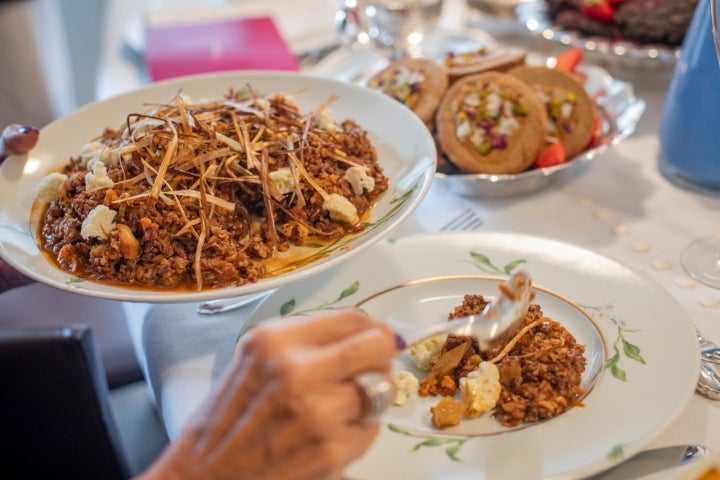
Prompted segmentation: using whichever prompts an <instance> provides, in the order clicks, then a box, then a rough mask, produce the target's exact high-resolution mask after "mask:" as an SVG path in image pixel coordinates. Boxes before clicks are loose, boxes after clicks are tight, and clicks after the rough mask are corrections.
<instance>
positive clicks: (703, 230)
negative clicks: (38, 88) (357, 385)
mask: <svg viewBox="0 0 720 480" xmlns="http://www.w3.org/2000/svg"><path fill="white" fill-rule="evenodd" d="M150 3H152V4H153V8H154V10H153V12H152V15H153V18H155V19H156V20H157V19H158V18H160V19H161V18H162V15H163V8H164V7H165V8H167V10H168V11H170V10H173V9H174V8H176V7H177V5H175V6H173V7H171V6H170V4H171V3H172V2H160V1H155V2H150ZM181 3H182V2H181ZM229 3H233V7H234V9H235V10H234V12H235V14H238V15H243V14H248V15H250V14H256V13H258V12H259V11H261V10H262V7H261V6H260V4H261V3H262V4H272V5H273V7H272V8H270V7H268V6H267V5H265V7H264V8H266V9H269V10H268V14H270V15H272V16H273V17H274V18H275V19H276V21H277V24H278V25H279V26H280V31H281V33H282V34H283V35H284V36H285V37H286V39H287V41H288V44H289V46H290V48H291V50H292V51H293V52H295V53H296V54H301V53H303V52H306V51H308V50H309V49H312V48H314V47H324V46H327V45H329V44H332V42H334V41H336V37H335V35H336V33H335V32H334V26H333V17H332V16H333V14H334V9H335V6H336V3H335V2H334V1H320V0H313V1H312V2H311V3H312V4H313V5H314V7H313V8H314V10H313V12H312V14H308V13H307V11H305V12H304V13H303V12H300V11H299V10H302V9H301V8H300V4H302V3H303V2H292V1H274V2H271V1H268V2H237V1H236V2H229ZM132 4H134V5H135V6H136V7H137V8H132ZM239 4H244V5H245V7H243V6H242V5H239ZM143 8H147V6H146V5H145V4H144V2H140V1H137V0H135V1H133V2H127V1H126V0H122V1H121V0H115V1H111V2H109V7H108V9H109V11H108V17H111V18H113V22H111V24H108V28H107V32H106V37H105V41H104V46H103V52H104V55H103V57H102V58H103V60H102V64H101V72H100V77H99V84H98V97H99V98H104V97H109V96H112V95H115V94H117V93H121V92H123V91H127V90H131V89H133V88H137V87H140V86H142V85H144V84H146V83H148V82H149V81H150V80H149V79H148V77H147V72H146V71H144V70H143V68H144V65H143V61H142V58H143V52H142V45H141V43H142V41H141V37H138V33H139V32H141V31H142V28H143V27H142V26H139V25H138V23H139V22H140V23H141V21H142V20H145V21H147V18H148V17H141V18H138V16H137V12H139V11H142V10H143ZM244 8H245V10H244ZM169 15H176V16H177V12H175V11H174V10H173V11H172V12H171V13H169ZM320 15H326V17H327V21H326V22H325V23H324V24H323V27H322V28H318V26H317V22H318V20H317V19H318V18H319V16H320ZM290 19H292V20H290ZM304 19H307V22H308V24H307V28H303V24H302V22H303V20H304ZM441 22H448V23H451V24H452V23H457V24H460V23H462V24H463V27H464V28H469V29H478V30H483V31H485V32H487V33H488V34H490V35H491V36H493V37H494V38H495V39H497V40H498V41H499V42H501V43H506V44H513V45H518V46H522V47H525V48H527V49H529V50H530V51H532V52H536V53H539V54H544V55H552V54H554V53H557V52H559V51H561V50H563V49H565V48H567V47H565V46H563V45H560V44H558V43H555V42H550V41H548V40H546V39H544V38H542V37H540V36H537V35H534V34H531V33H530V32H529V31H528V30H527V29H526V28H525V26H524V25H522V24H520V23H519V22H518V21H517V20H516V19H515V18H512V17H494V16H492V15H490V14H488V13H486V12H482V11H479V10H477V9H473V8H472V7H470V6H469V5H468V4H467V3H466V2H465V1H464V0H446V2H445V6H444V10H443V16H442V17H441ZM309 30H312V31H313V33H314V34H315V37H311V36H309V35H307V33H308V31H309ZM138 38H140V40H138ZM134 40H136V41H137V42H134ZM138 43H139V44H140V45H138ZM585 61H586V62H594V63H596V64H598V65H600V66H602V67H603V68H606V69H607V71H608V72H609V74H610V75H613V76H614V77H615V78H617V79H620V80H622V81H624V82H627V83H628V84H629V85H631V86H632V89H633V91H634V94H635V96H636V97H637V98H639V99H642V100H644V102H645V107H646V108H645V111H644V114H643V115H642V116H641V118H640V119H639V121H638V122H637V126H636V129H635V131H634V132H633V133H632V134H631V135H630V136H629V137H628V138H626V139H624V140H623V141H622V142H620V143H619V144H617V145H614V146H612V147H611V148H609V149H607V150H606V151H604V152H602V153H601V154H599V155H597V156H596V157H595V158H593V159H592V160H591V161H588V162H585V163H584V164H583V165H581V166H578V167H577V168H573V169H569V170H568V171H566V172H565V173H564V174H563V175H557V178H553V179H552V181H550V182H549V183H548V184H547V185H545V186H544V187H543V188H541V189H538V190H535V191H530V192H527V193H520V194H517V195H513V196H510V197H505V198H488V197H476V196H464V195H461V194H459V193H458V192H457V191H456V190H454V189H453V188H452V187H451V186H450V185H449V184H448V183H447V182H442V181H438V180H437V179H436V180H435V181H434V182H433V185H432V186H431V188H430V189H429V191H428V193H427V195H426V196H425V198H424V199H423V201H422V202H421V203H420V205H419V206H418V207H417V209H416V210H415V211H414V212H413V213H412V215H410V216H409V217H408V218H407V219H406V220H405V221H404V222H403V223H402V224H401V225H400V226H398V227H397V228H396V229H395V230H394V231H392V232H391V233H390V234H389V237H390V238H403V237H407V236H413V235H418V234H430V233H438V232H441V231H443V230H448V229H450V230H453V229H456V230H457V229H465V230H468V229H470V230H472V231H476V232H479V233H483V232H505V233H512V234H523V235H528V236H533V237H539V238H546V239H552V240H557V241H560V242H564V243H567V244H570V245H575V246H578V247H581V248H584V249H587V250H590V251H593V252H596V253H598V254H601V255H603V256H606V257H609V258H611V259H613V260H615V261H617V262H620V263H622V264H624V265H626V266H628V267H630V268H631V269H633V270H635V271H637V272H640V274H642V275H643V276H644V277H647V278H649V279H651V281H653V282H656V283H657V284H659V285H660V286H661V287H662V289H664V291H666V292H667V294H669V296H671V297H672V298H673V299H674V300H675V301H677V302H678V303H679V304H680V305H681V307H682V309H683V310H684V312H685V313H686V314H687V318H688V320H689V321H691V322H693V323H694V324H695V325H696V326H697V328H698V330H699V331H701V332H702V333H703V335H704V336H705V337H707V338H709V339H711V340H715V341H717V342H720V290H718V289H714V288H711V287H708V286H705V285H703V284H702V283H700V282H697V281H695V280H693V279H692V278H690V277H689V276H688V274H687V273H686V272H685V271H684V269H683V267H682V265H681V263H680V254H681V252H682V250H683V248H684V247H685V246H686V245H688V244H689V243H691V242H692V241H694V240H697V239H700V238H703V237H707V236H710V235H720V195H719V196H712V195H707V194H702V193H699V192H696V191H692V190H689V189H685V188H681V187H678V186H676V185H675V184H674V183H672V182H671V181H669V180H668V179H667V178H666V177H665V176H663V174H662V173H661V172H660V170H659V168H658V158H659V156H660V154H661V152H660V141H659V140H660V139H659V134H658V132H659V125H660V122H661V119H662V116H663V107H664V104H665V100H666V95H667V93H668V89H669V85H670V82H671V80H672V76H673V71H674V63H672V62H641V61H636V62H627V61H625V62H624V61H623V60H622V59H615V58H600V57H594V56H592V55H588V56H586V58H585ZM301 68H302V69H303V70H305V71H306V72H308V73H312V72H313V68H314V65H301ZM461 215H465V216H472V217H473V218H474V221H473V222H471V223H470V224H468V225H465V226H457V227H455V228H454V227H453V226H452V225H449V221H450V220H452V219H454V218H456V217H459V216H461ZM373 248H374V247H373ZM362 254H363V253H361V254H360V255H362ZM259 301H262V300H259ZM259 301H255V302H251V303H250V304H248V305H246V306H243V307H240V308H237V309H235V310H232V311H230V312H227V313H220V314H216V315H201V314H199V313H198V312H197V307H198V305H199V304H198V303H162V304H144V303H130V302H128V303H123V311H124V314H125V319H126V321H127V324H128V328H129V330H130V333H131V337H132V341H133V344H134V348H135V351H136V354H137V356H138V359H139V362H140V365H141V368H142V370H143V372H144V374H145V377H146V379H147V382H148V385H149V387H150V390H151V393H152V396H153V399H154V401H155V404H156V406H157V409H158V412H159V414H160V416H161V419H162V422H163V424H164V425H165V427H166V429H167V432H168V436H169V438H170V439H171V441H172V439H174V438H176V437H177V435H178V433H179V432H180V431H181V429H182V428H183V426H184V425H185V424H186V422H187V421H188V419H189V418H190V417H191V416H192V415H193V412H195V410H196V409H197V408H198V407H199V406H200V405H201V403H202V402H203V400H204V399H205V398H206V397H207V396H208V393H209V392H210V390H211V389H212V388H213V385H214V383H215V381H216V379H217V378H218V377H219V375H220V373H221V372H222V371H223V370H224V368H225V367H226V366H227V365H228V363H229V362H230V360H231V358H232V357H233V355H234V354H235V345H236V338H237V336H238V334H239V332H240V331H241V330H242V328H243V326H244V324H245V322H246V321H247V319H248V318H249V316H250V315H251V314H252V312H253V310H254V309H255V308H256V307H257V302H259ZM667 355H668V356H672V355H673V352H672V351H668V352H667ZM667 374H668V375H672V372H667ZM656 381H657V382H658V383H659V384H662V383H663V378H657V379H656ZM647 408H648V409H652V408H653V405H648V406H647ZM590 434H591V433H590ZM685 444H688V445H702V446H705V447H707V448H708V449H709V451H711V452H720V402H718V401H716V400H711V399H709V398H706V397H704V396H701V395H699V394H693V395H692V397H691V398H690V400H689V401H688V402H687V405H686V407H685V408H684V410H683V411H682V413H681V414H680V415H679V416H678V417H677V418H676V419H675V420H674V421H673V422H672V424H670V426H669V427H668V428H666V429H665V430H664V431H662V432H661V433H660V434H659V435H657V436H656V437H655V438H653V439H652V441H651V442H650V443H649V444H648V447H647V448H648V450H653V451H660V450H656V449H661V448H663V447H669V446H674V445H685ZM656 463H657V459H653V458H650V459H648V457H647V456H645V457H643V456H642V455H639V456H638V457H637V458H633V459H630V460H628V461H626V462H623V463H622V464H621V465H619V466H618V467H616V468H613V469H610V470H608V471H606V472H602V473H598V474H596V475H595V476H594V477H592V478H598V479H599V478H604V479H613V478H615V479H619V478H647V479H660V478H674V476H675V475H678V474H679V473H681V472H682V471H683V470H684V469H686V468H687V465H688V464H690V463H692V462H688V464H679V463H677V462H675V463H673V462H667V463H666V464H662V465H661V467H658V466H657V464H656Z"/></svg>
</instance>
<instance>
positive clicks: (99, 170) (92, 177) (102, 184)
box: [85, 160, 115, 191]
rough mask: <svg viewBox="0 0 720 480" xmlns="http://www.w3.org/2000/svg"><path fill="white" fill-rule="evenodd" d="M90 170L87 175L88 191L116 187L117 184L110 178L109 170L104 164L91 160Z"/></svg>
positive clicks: (86, 184)
mask: <svg viewBox="0 0 720 480" xmlns="http://www.w3.org/2000/svg"><path fill="white" fill-rule="evenodd" d="M88 170H90V171H89V172H88V173H86V174H85V188H86V189H87V190H88V191H92V190H99V189H101V188H112V186H113V185H115V182H113V181H112V180H111V179H110V177H108V174H107V168H106V167H105V164H104V163H103V162H101V161H99V160H90V162H89V163H88Z"/></svg>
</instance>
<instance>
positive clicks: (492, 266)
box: [240, 232, 699, 480]
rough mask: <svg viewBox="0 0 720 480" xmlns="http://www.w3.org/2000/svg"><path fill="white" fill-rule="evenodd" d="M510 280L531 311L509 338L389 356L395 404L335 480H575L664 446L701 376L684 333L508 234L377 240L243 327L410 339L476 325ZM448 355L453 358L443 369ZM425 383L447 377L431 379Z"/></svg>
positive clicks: (664, 311)
mask: <svg viewBox="0 0 720 480" xmlns="http://www.w3.org/2000/svg"><path fill="white" fill-rule="evenodd" d="M418 259H421V261H419V260H418ZM520 269H522V270H524V271H526V272H528V273H529V274H530V275H531V277H532V280H533V286H534V288H535V296H534V299H533V301H532V303H533V306H531V307H530V309H529V310H528V313H527V314H526V315H525V320H524V322H525V323H524V326H523V328H522V329H521V330H520V332H519V333H518V334H517V335H516V337H513V339H511V340H510V341H509V342H508V345H500V346H498V347H497V350H498V351H489V352H487V353H486V354H478V355H479V356H480V358H473V356H474V355H475V354H476V353H477V352H476V351H471V350H470V349H472V348H473V347H472V345H469V346H468V345H466V344H465V340H466V339H461V340H462V341H461V342H458V341H457V337H456V338H455V339H451V338H439V339H434V340H432V341H429V343H423V344H421V346H420V347H418V349H417V350H416V351H410V352H404V353H403V354H402V355H401V356H399V357H398V358H397V359H396V361H395V363H394V365H393V375H394V377H395V380H396V384H397V386H398V390H399V391H402V392H403V394H404V398H402V397H400V396H399V397H398V398H396V405H394V406H391V407H390V408H389V409H388V410H387V411H386V413H385V414H384V415H383V417H382V429H381V433H380V436H379V437H378V439H377V441H376V442H375V443H374V444H373V446H372V447H371V448H370V450H369V451H368V452H367V453H366V455H365V456H364V457H362V458H361V459H359V460H358V461H357V462H356V463H354V464H352V465H351V467H350V469H349V470H348V471H347V472H345V474H346V476H347V478H351V479H355V480H369V479H375V478H422V479H440V478H443V479H447V478H451V479H452V478H458V479H459V478H557V479H559V478H563V479H571V478H586V477H587V476H589V475H592V474H595V473H598V472H601V471H603V470H606V469H608V468H611V467H612V466H614V465H617V464H618V463H620V462H622V461H624V460H626V459H628V458H630V457H632V456H633V455H634V454H635V453H637V452H639V451H640V450H642V449H643V448H645V447H646V446H647V445H648V444H649V443H650V442H652V441H653V439H654V438H656V437H657V436H658V435H659V434H661V433H662V432H663V430H664V429H665V428H666V427H667V426H668V425H669V424H670V423H671V422H673V421H674V420H675V419H676V418H677V417H678V416H679V415H680V414H681V412H682V411H683V409H684V407H685V405H686V403H687V402H688V400H689V399H690V396H691V395H692V394H693V392H694V389H695V383H696V380H697V371H698V368H699V353H698V352H699V350H698V345H697V339H696V337H695V330H694V327H693V325H692V323H691V321H690V319H689V318H688V317H687V315H686V314H685V313H684V311H683V309H682V307H681V306H679V305H678V304H677V302H676V301H675V300H674V299H673V298H672V297H671V296H670V295H669V294H668V293H667V292H665V291H664V290H663V289H662V287H660V286H659V285H658V284H656V283H655V282H653V281H652V280H650V279H648V278H647V277H646V276H645V275H643V274H641V273H639V272H636V271H634V270H632V269H630V268H628V267H626V266H624V265H622V264H619V263H618V262H616V261H614V260H612V259H609V258H607V257H604V256H602V255H599V254H597V253H594V252H591V251H588V250H585V249H583V248H580V247H577V246H574V245H569V244H566V243H563V242H559V241H556V240H552V239H547V238H541V237H533V236H526V235H517V234H509V233H477V232H454V233H444V234H423V235H415V236H409V237H402V238H399V239H388V240H386V241H383V242H381V243H379V244H378V245H376V246H374V247H373V248H372V249H369V250H368V251H366V252H365V253H363V254H362V255H360V256H357V257H355V258H352V259H350V260H348V262H345V263H343V264H342V265H340V266H338V267H336V268H333V269H330V270H327V271H325V272H322V273H320V274H319V275H318V276H316V277H314V278H313V281H312V282H297V283H293V284H291V285H287V286H284V287H281V288H279V289H278V290H276V291H275V292H273V293H272V294H270V296H269V297H268V298H267V299H266V300H264V301H263V302H262V303H260V304H259V305H258V306H257V307H256V309H255V310H254V312H253V313H252V314H251V317H250V320H249V324H248V325H249V328H251V327H252V326H253V325H256V324H258V323H260V322H262V321H263V320H265V319H268V318H277V317H288V318H289V317H293V316H301V315H315V314H319V313H321V312H324V311H328V310H333V309H341V308H360V309H362V310H364V311H365V312H367V313H368V314H370V315H372V316H374V317H376V318H379V319H382V320H384V321H386V322H387V323H388V324H389V325H390V326H391V328H393V329H394V330H396V331H397V332H399V333H401V334H405V335H406V336H410V334H411V333H412V332H415V331H417V330H422V329H425V328H427V327H428V326H430V325H434V324H438V323H440V322H446V321H448V319H450V318H453V317H455V316H458V315H464V314H467V313H472V312H477V311H478V310H480V309H481V308H482V306H483V302H487V301H488V300H489V299H491V298H492V297H493V296H495V295H497V292H498V286H499V284H500V283H502V282H503V281H504V280H506V279H507V278H508V277H509V276H510V275H512V274H513V273H515V272H516V271H518V270H520ZM378 272H382V274H378ZM240 338H242V337H241V336H240ZM513 342H514V343H513ZM460 346H463V348H465V349H466V350H463V351H461V353H460V354H457V355H456V349H457V348H459V347H460ZM441 347H442V348H441ZM668 351H672V352H674V353H673V355H671V356H670V355H667V352H668ZM468 352H470V353H468ZM451 357H454V359H453V360H449V358H451ZM448 362H450V363H448ZM440 364H441V365H442V367H437V365H440ZM438 369H440V370H443V371H445V372H452V373H446V374H444V375H443V376H442V377H438V375H437V371H438ZM667 371H673V375H671V376H668V375H667V374H666V372H667ZM456 374H458V377H459V378H455V375H456ZM446 375H447V376H448V377H449V378H445V376H446ZM438 378H440V381H438ZM463 378H464V379H463ZM660 378H661V379H663V380H662V382H660V381H658V379H660ZM445 397H447V399H446V398H445ZM550 399H552V400H550ZM442 402H446V404H445V405H441V403H442ZM448 402H449V405H448V404H447V403H448ZM648 405H653V408H647V406H648ZM455 407H458V408H460V411H459V413H458V412H457V411H456V410H455ZM438 412H439V413H438ZM447 412H450V413H451V415H450V417H447V416H443V415H442V414H444V413H447ZM453 412H454V413H453ZM448 418H449V419H448ZM587 432H592V434H591V435H589V434H588V433H587ZM519 452H521V453H519ZM519 455H520V456H521V457H522V461H519V457H518V456H519Z"/></svg>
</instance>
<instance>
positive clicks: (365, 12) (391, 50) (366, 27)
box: [335, 0, 443, 59]
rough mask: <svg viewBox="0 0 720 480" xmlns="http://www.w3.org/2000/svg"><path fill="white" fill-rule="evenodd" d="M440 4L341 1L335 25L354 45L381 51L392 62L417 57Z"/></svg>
mask: <svg viewBox="0 0 720 480" xmlns="http://www.w3.org/2000/svg"><path fill="white" fill-rule="evenodd" d="M442 5H443V1H442V0H341V1H340V4H339V8H338V11H337V13H336V19H335V22H336V27H337V29H338V30H339V31H340V33H341V35H343V36H344V37H345V38H346V40H349V41H350V42H352V43H354V44H356V45H357V46H360V47H370V48H378V49H381V50H383V51H386V52H387V54H388V57H389V58H391V59H395V58H400V57H403V56H406V55H409V56H417V52H418V51H419V49H420V45H421V44H422V42H423V41H424V40H425V36H426V35H427V33H428V32H429V31H430V30H431V29H432V28H433V27H434V26H435V25H436V24H437V22H438V19H439V18H440V13H441V11H442Z"/></svg>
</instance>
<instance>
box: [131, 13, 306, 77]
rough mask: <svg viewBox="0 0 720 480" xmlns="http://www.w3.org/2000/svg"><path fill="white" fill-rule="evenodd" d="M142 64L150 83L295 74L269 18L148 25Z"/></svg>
mask: <svg viewBox="0 0 720 480" xmlns="http://www.w3.org/2000/svg"><path fill="white" fill-rule="evenodd" d="M145 62H146V66H147V69H148V73H149V74H150V78H151V79H152V80H153V81H157V80H163V79H166V78H173V77H179V76H183V75H192V74H196V73H206V72H219V71H228V70H289V71H295V70H298V61H297V58H295V56H294V55H293V53H292V52H291V51H290V49H289V48H288V46H287V44H286V43H285V40H284V39H283V37H282V35H281V34H280V32H279V31H278V29H277V27H276V26H275V23H274V22H273V20H272V18H270V17H256V18H239V19H230V20H219V21H213V22H208V23H197V24H187V25H171V26H157V27H153V26H150V27H148V28H147V29H146V32H145Z"/></svg>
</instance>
